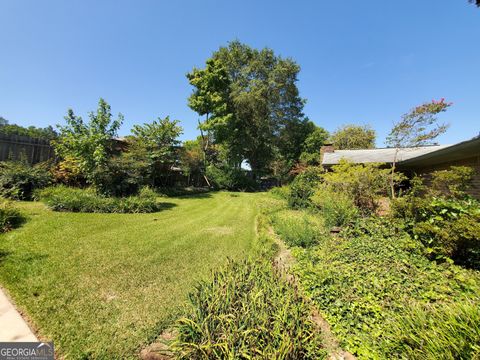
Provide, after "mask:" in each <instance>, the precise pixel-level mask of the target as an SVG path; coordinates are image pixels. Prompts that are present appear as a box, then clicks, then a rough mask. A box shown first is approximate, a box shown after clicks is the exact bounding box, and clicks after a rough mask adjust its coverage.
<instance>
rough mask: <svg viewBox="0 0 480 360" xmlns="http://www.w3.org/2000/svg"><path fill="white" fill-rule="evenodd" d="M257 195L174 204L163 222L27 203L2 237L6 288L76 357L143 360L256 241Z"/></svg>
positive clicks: (0, 272)
mask: <svg viewBox="0 0 480 360" xmlns="http://www.w3.org/2000/svg"><path fill="white" fill-rule="evenodd" d="M260 196H262V195H259V194H247V193H227V192H220V193H209V194H203V195H197V196H191V197H185V198H167V199H163V198H162V201H164V202H168V203H171V204H170V206H166V210H163V211H161V212H158V213H153V214H79V213H59V212H52V211H50V210H47V209H46V208H45V206H44V205H43V204H42V203H21V204H20V207H21V208H22V209H23V211H24V212H25V213H26V214H27V216H28V221H27V223H26V224H25V225H24V226H23V227H21V228H20V229H17V230H14V231H12V232H10V233H7V234H4V235H1V236H0V284H1V285H2V286H3V287H4V288H6V289H7V291H8V293H9V294H10V296H11V297H12V298H13V299H14V301H15V302H16V303H17V305H18V307H19V308H20V309H21V310H22V311H24V312H25V313H26V314H27V315H28V317H29V318H30V319H31V320H32V322H33V324H34V325H35V326H36V327H37V330H38V333H39V334H40V336H41V337H42V339H48V340H53V341H54V343H55V346H56V348H57V349H58V350H60V354H61V355H62V356H65V357H67V358H75V359H76V358H108V359H111V358H135V357H137V356H138V352H139V350H140V349H141V348H142V347H143V346H144V345H146V344H147V343H149V342H151V341H152V340H153V339H154V338H155V337H156V336H157V335H158V334H159V333H160V332H161V330H162V329H163V328H165V327H166V326H168V325H169V324H170V323H171V322H172V321H174V320H175V319H176V317H177V316H178V315H179V314H180V312H181V307H182V305H183V304H184V301H185V300H186V295H187V293H188V292H190V291H191V290H192V286H193V285H194V284H195V282H196V281H197V280H199V279H201V278H203V277H204V276H206V275H209V274H210V272H211V270H212V269H214V268H216V267H218V266H219V265H221V264H224V263H225V262H226V259H227V257H228V258H232V259H241V258H245V257H246V255H247V254H248V252H249V250H250V249H251V247H252V246H253V245H254V244H253V243H254V241H255V216H256V214H257V206H256V202H257V200H258V198H259V197H260Z"/></svg>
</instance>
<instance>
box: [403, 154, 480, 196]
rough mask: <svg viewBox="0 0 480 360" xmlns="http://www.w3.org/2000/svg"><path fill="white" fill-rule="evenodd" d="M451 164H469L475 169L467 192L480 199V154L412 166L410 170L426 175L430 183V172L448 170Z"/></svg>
mask: <svg viewBox="0 0 480 360" xmlns="http://www.w3.org/2000/svg"><path fill="white" fill-rule="evenodd" d="M451 166H469V167H472V168H473V169H474V170H475V174H474V176H473V179H472V183H471V186H470V187H469V188H468V190H467V193H468V194H469V195H471V196H473V197H475V198H476V199H479V200H480V155H478V156H473V157H471V158H467V159H462V160H458V161H452V162H445V163H441V164H436V165H432V166H428V167H421V168H411V169H409V170H411V171H412V172H414V173H416V174H417V175H423V176H425V178H426V180H427V184H428V174H430V173H432V172H433V171H437V170H447V169H449V168H450V167H451Z"/></svg>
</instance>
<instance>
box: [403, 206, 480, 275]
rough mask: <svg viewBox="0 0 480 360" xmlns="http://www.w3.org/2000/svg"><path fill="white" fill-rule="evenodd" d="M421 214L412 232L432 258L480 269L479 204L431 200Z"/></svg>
mask: <svg viewBox="0 0 480 360" xmlns="http://www.w3.org/2000/svg"><path fill="white" fill-rule="evenodd" d="M418 212H419V215H418V217H417V219H416V222H415V223H414V224H413V226H412V227H411V229H410V231H411V233H412V234H413V236H415V238H418V239H419V240H420V241H422V243H423V244H424V245H425V246H426V247H427V253H428V255H429V256H430V257H433V258H436V259H442V258H444V257H449V258H451V259H453V260H454V261H455V262H457V263H459V264H462V265H466V266H469V267H474V268H480V203H478V202H477V201H475V200H473V199H468V200H456V199H445V198H432V199H431V200H430V201H429V202H427V203H425V204H424V206H423V207H421V208H420V209H418Z"/></svg>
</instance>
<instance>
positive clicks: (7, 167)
mask: <svg viewBox="0 0 480 360" xmlns="http://www.w3.org/2000/svg"><path fill="white" fill-rule="evenodd" d="M51 182H52V175H51V174H50V172H49V169H48V165H47V164H46V163H42V164H38V165H34V166H31V165H29V164H28V163H27V162H24V161H4V162H1V163H0V196H2V197H5V198H9V199H14V200H31V199H32V195H33V192H34V191H35V190H36V189H41V188H44V187H46V186H48V185H50V184H51Z"/></svg>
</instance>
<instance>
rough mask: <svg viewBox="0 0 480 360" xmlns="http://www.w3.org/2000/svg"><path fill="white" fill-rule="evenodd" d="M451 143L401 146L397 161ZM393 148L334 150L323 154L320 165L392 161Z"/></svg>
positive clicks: (417, 155) (439, 148) (418, 155)
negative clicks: (344, 162) (413, 146)
mask: <svg viewBox="0 0 480 360" xmlns="http://www.w3.org/2000/svg"><path fill="white" fill-rule="evenodd" d="M450 146H451V145H432V146H422V147H416V148H403V149H400V150H399V151H398V154H397V162H401V161H406V160H409V159H412V158H417V157H420V156H424V155H426V154H429V153H432V152H436V151H439V150H441V149H444V148H447V147H450ZM395 151H396V149H395V148H382V149H362V150H335V151H333V152H325V153H324V154H323V160H322V165H336V164H338V163H339V162H340V160H342V159H345V160H348V161H351V162H353V163H356V164H359V163H392V162H393V160H394V158H395Z"/></svg>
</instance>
